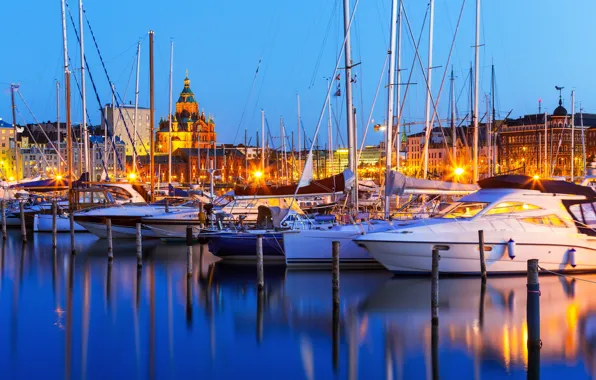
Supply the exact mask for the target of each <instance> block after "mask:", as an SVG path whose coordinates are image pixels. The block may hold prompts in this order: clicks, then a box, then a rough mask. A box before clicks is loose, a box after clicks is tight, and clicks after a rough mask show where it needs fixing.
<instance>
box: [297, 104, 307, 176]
mask: <svg viewBox="0 0 596 380" xmlns="http://www.w3.org/2000/svg"><path fill="white" fill-rule="evenodd" d="M296 102H297V103H298V166H300V165H301V164H300V162H301V161H302V152H301V149H302V147H301V145H300V124H301V123H302V119H301V118H300V94H298V93H296ZM304 145H306V141H305V142H304Z"/></svg>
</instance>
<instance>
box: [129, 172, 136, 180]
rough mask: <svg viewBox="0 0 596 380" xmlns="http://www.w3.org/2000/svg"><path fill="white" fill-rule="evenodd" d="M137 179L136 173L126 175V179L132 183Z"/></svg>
mask: <svg viewBox="0 0 596 380" xmlns="http://www.w3.org/2000/svg"><path fill="white" fill-rule="evenodd" d="M136 178H137V174H136V173H128V179H129V180H131V181H134V180H135V179H136Z"/></svg>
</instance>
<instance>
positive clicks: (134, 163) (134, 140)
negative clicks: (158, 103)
mask: <svg viewBox="0 0 596 380" xmlns="http://www.w3.org/2000/svg"><path fill="white" fill-rule="evenodd" d="M140 69H141V41H139V42H138V44H137V75H136V81H135V114H134V123H133V131H132V141H131V143H132V146H133V149H132V168H133V169H132V171H133V173H136V172H137V122H138V117H139V115H138V111H139V73H140V71H141V70H140ZM145 154H147V153H146V152H145Z"/></svg>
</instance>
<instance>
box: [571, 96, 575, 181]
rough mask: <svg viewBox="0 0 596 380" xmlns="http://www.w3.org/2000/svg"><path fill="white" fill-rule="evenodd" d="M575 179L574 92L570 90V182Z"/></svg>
mask: <svg viewBox="0 0 596 380" xmlns="http://www.w3.org/2000/svg"><path fill="white" fill-rule="evenodd" d="M574 179H575V91H574V90H571V182H573V180H574Z"/></svg>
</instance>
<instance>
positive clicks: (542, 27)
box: [0, 0, 596, 145]
mask: <svg viewBox="0 0 596 380" xmlns="http://www.w3.org/2000/svg"><path fill="white" fill-rule="evenodd" d="M351 3H352V6H353V5H354V3H355V0H351ZM71 5H72V7H73V9H72V11H73V13H74V17H75V22H76V23H77V24H78V15H77V9H76V8H77V5H78V4H77V3H76V2H75V1H72V0H71ZM341 5H342V2H341V1H339V0H301V1H288V0H284V1H279V0H278V1H274V0H254V1H238V0H236V1H233V0H217V1H215V0H211V1H208V0H202V1H188V0H187V1H180V0H171V1H157V0H145V1H140V0H120V1H117V0H86V1H85V8H86V10H87V15H88V17H89V20H90V22H91V27H92V28H93V31H94V33H95V36H96V38H97V42H98V44H99V47H100V50H101V53H102V55H103V57H104V59H105V62H106V65H107V69H108V72H109V75H110V77H111V79H112V81H113V83H114V84H115V86H116V89H117V90H118V91H119V93H120V94H121V96H122V97H123V98H125V99H126V101H134V64H135V54H136V44H137V41H138V40H139V39H141V40H142V41H143V42H142V57H141V84H140V103H141V105H142V106H148V103H149V81H148V49H149V44H148V38H147V32H148V31H149V30H150V29H152V30H154V31H155V41H156V43H155V70H156V72H155V82H156V93H155V101H156V115H157V118H158V119H159V118H160V117H165V116H166V115H167V110H168V71H169V45H170V41H171V40H173V41H174V43H175V53H174V90H173V92H174V98H175V99H176V98H177V94H178V93H179V92H180V90H181V89H182V80H183V78H184V75H185V70H187V69H188V72H189V76H190V79H191V81H192V83H191V87H192V89H193V90H194V93H195V96H196V99H197V100H198V102H199V107H200V108H201V109H204V110H205V113H207V114H212V115H213V116H214V118H215V120H216V123H217V125H216V131H217V132H218V141H219V142H228V143H232V142H235V143H240V142H242V140H243V138H244V130H245V129H248V131H249V132H248V133H249V137H251V138H252V143H254V140H255V133H256V130H257V129H259V124H260V112H259V110H260V109H261V108H263V109H265V111H266V115H267V121H268V124H269V126H270V128H271V132H272V134H273V135H278V134H279V124H280V117H283V118H284V123H285V125H286V129H287V131H288V133H290V132H291V131H295V130H296V124H297V122H296V93H299V94H300V96H301V102H302V118H303V125H304V127H305V129H306V131H307V133H308V134H309V135H312V133H313V131H314V129H315V126H316V124H317V120H318V118H319V114H320V113H321V109H322V107H323V103H324V98H325V93H326V81H325V77H329V76H331V74H332V72H333V68H334V65H335V60H336V57H337V54H338V52H339V49H340V47H341V43H342V41H343V37H342V33H343V31H342V27H343V15H342V10H341ZM390 5H391V2H390V0H366V1H364V0H363V1H361V2H360V3H359V5H358V9H357V11H356V18H355V23H354V26H353V33H352V46H353V59H354V61H355V62H361V65H359V66H358V67H357V68H356V69H355V71H354V73H355V74H356V75H357V83H356V84H355V86H354V103H355V106H356V107H357V110H358V127H359V132H358V134H359V136H362V133H363V129H362V128H363V125H365V124H366V121H367V119H368V117H369V114H370V113H371V107H372V105H373V100H374V98H375V92H376V88H377V83H378V81H379V78H380V75H381V74H382V68H383V63H384V61H385V57H386V51H387V44H388V33H389V13H390ZM404 6H405V8H406V12H407V16H408V19H409V22H410V26H411V30H412V32H413V34H414V35H415V38H416V39H417V38H418V35H419V33H420V28H421V26H422V22H423V19H424V17H425V12H426V10H427V2H423V1H415V0H404ZM461 6H462V2H461V1H460V0H436V5H435V40H434V43H435V49H434V62H433V66H441V67H440V68H437V69H435V70H434V72H433V84H432V88H433V93H434V96H435V97H436V96H437V94H438V92H439V89H440V84H441V79H442V77H443V74H444V70H445V66H446V63H447V57H448V53H449V48H450V45H451V41H452V38H453V33H454V30H455V26H456V24H457V18H458V15H459V12H460V8H461ZM474 11H475V1H473V0H467V1H466V3H465V5H464V12H463V17H462V21H461V26H460V30H459V33H458V35H457V39H456V44H455V48H454V54H453V57H452V59H451V64H452V65H453V67H454V70H455V73H456V76H457V78H456V92H457V94H458V99H459V100H458V109H459V114H460V116H464V115H466V113H467V112H468V111H467V110H468V109H469V105H468V104H469V100H468V93H469V87H468V86H469V82H468V81H469V78H468V70H469V67H470V65H471V63H472V62H473V59H474V55H473V49H472V48H471V46H472V45H473V44H474V22H475V20H474ZM0 14H1V15H2V32H1V34H0V51H1V52H2V57H3V58H2V59H1V60H0V88H1V90H0V117H1V118H3V119H4V120H6V121H11V117H10V91H9V84H10V83H13V82H14V83H20V84H21V92H22V94H23V96H24V97H25V99H26V100H27V102H28V103H29V105H30V106H31V108H32V110H33V113H34V114H35V117H37V119H38V120H40V121H42V120H43V121H45V120H54V119H55V113H56V110H55V80H56V79H57V80H60V81H61V82H62V81H63V73H62V70H63V69H62V66H63V64H62V57H63V53H62V40H61V21H60V1H59V0H52V1H50V0H34V1H3V2H2V3H1V4H0ZM594 14H596V2H594V1H590V0H576V1H572V2H562V1H556V0H540V1H539V0H524V1H513V0H500V1H495V0H486V1H483V3H482V26H481V30H482V34H481V43H482V44H483V47H482V49H481V71H482V72H481V89H480V92H481V94H488V93H489V92H490V65H491V63H493V62H494V65H495V70H496V81H497V90H496V96H497V109H498V112H499V115H500V116H501V117H504V116H505V115H506V114H507V113H508V112H509V111H510V110H513V112H512V116H519V115H523V114H525V113H532V112H536V111H537V101H538V99H542V100H543V106H544V107H545V108H546V110H548V111H549V112H551V111H552V110H553V109H554V108H555V106H556V103H557V93H556V91H555V89H554V86H555V85H560V86H565V90H564V101H565V105H566V107H567V108H568V109H569V110H571V104H570V99H571V97H570V90H571V89H575V90H576V100H577V102H576V104H577V106H578V107H579V103H580V102H582V104H583V108H584V109H585V111H586V112H596V104H595V102H596V97H595V95H596V83H595V82H596V78H595V77H594V76H593V75H591V72H592V71H593V69H592V67H593V65H595V64H596V63H595V59H594V58H595V57H594V53H593V52H592V51H591V45H590V44H589V43H588V44H587V43H586V42H587V41H590V40H591V38H592V36H591V34H593V32H591V30H592V27H591V23H592V22H593V15H594ZM404 21H405V20H404ZM426 27H428V22H427V23H426ZM402 31H403V54H402V69H404V71H403V72H402V73H403V77H402V82H406V81H407V77H408V76H409V75H410V71H411V67H412V61H413V57H414V49H413V43H412V37H411V35H410V34H409V31H408V26H407V24H406V23H405V22H404V25H403V28H402ZM68 39H69V49H70V50H69V55H70V56H71V59H72V62H73V64H74V66H75V67H79V66H80V62H79V51H78V46H77V43H76V37H75V34H74V32H73V28H72V26H71V25H70V20H69V21H68ZM85 42H86V53H87V57H88V61H89V64H90V66H91V71H92V74H93V75H94V78H95V80H96V82H97V86H98V89H99V96H100V98H101V102H102V103H107V102H110V101H111V95H110V93H109V87H108V82H107V79H106V76H105V74H104V73H103V69H102V67H101V63H100V61H99V59H98V54H97V52H96V50H95V47H94V45H93V40H92V38H91V34H90V32H89V29H88V28H86V29H85ZM427 46H428V32H427V31H426V30H425V31H424V34H423V37H422V40H421V45H420V56H421V58H422V60H423V62H424V65H425V66H426V59H427V50H428V47H427ZM592 50H593V49H592ZM259 59H261V60H262V63H261V65H260V69H259V72H258V75H257V76H256V80H255V81H254V85H253V78H254V77H255V70H256V68H257V64H258V62H259ZM340 66H341V67H343V61H342V64H341V65H340ZM73 73H75V74H76V75H79V72H78V71H77V70H76V69H75V70H73ZM411 81H412V82H415V83H417V84H416V85H413V86H411V87H410V89H409V90H408V96H407V99H406V101H405V107H404V121H405V122H418V121H421V120H423V119H424V97H425V86H424V82H423V77H422V75H421V69H420V64H419V63H418V62H416V63H415V65H414V70H413V72H412V79H411ZM87 83H88V88H87V90H88V92H87V104H88V109H89V112H90V116H91V119H92V121H93V122H94V124H97V123H99V121H100V114H99V111H98V108H99V106H98V104H97V101H96V99H95V95H94V93H93V89H92V86H91V83H90V81H89V80H87ZM335 84H336V83H334V85H335ZM341 84H342V95H343V94H345V91H343V75H342V82H341ZM385 85H386V79H383V84H382V86H381V92H380V93H379V96H378V98H377V102H376V106H375V108H374V110H373V111H372V118H373V119H374V121H375V122H376V123H382V122H383V121H384V119H385V112H386V111H385V110H386V89H385ZM448 86H449V81H448V80H446V81H445V85H444V90H443V93H442V95H441V101H440V105H439V107H440V110H441V117H442V118H446V117H447V107H448V97H449V92H448V89H449V87H448ZM404 89H405V87H403V86H402V94H403V90H404ZM72 93H73V102H72V107H73V122H79V121H80V119H81V110H80V108H81V106H80V104H81V101H80V97H79V96H78V90H77V89H76V86H75V82H74V81H73V91H72ZM332 101H333V106H332V107H333V112H334V114H335V118H336V121H335V123H336V125H337V124H338V125H339V130H340V132H341V135H342V136H341V137H339V138H338V137H337V136H336V137H335V141H342V140H343V141H345V135H346V133H345V105H344V98H343V96H342V97H333V98H332ZM17 107H18V111H19V116H18V121H19V122H23V121H27V122H33V120H34V118H33V116H31V114H30V113H29V112H28V110H27V108H26V107H25V106H24V104H23V103H22V102H21V101H20V99H18V97H17ZM480 107H481V110H485V109H486V104H485V102H484V97H483V98H482V101H481V103H480ZM483 112H484V111H483ZM61 113H62V115H64V111H62V112H61ZM325 117H326V116H325ZM324 123H325V124H324V127H323V128H324V129H325V130H324V131H323V132H322V134H321V145H323V144H324V143H323V141H326V119H324ZM420 128H421V127H420V126H415V127H412V129H411V131H412V132H413V131H417V130H420ZM337 130H338V128H337V126H336V127H335V131H337ZM381 138H382V136H381V134H380V133H376V134H375V133H374V132H370V133H369V137H368V139H367V142H368V143H377V142H378V141H379V140H380V139H381Z"/></svg>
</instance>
